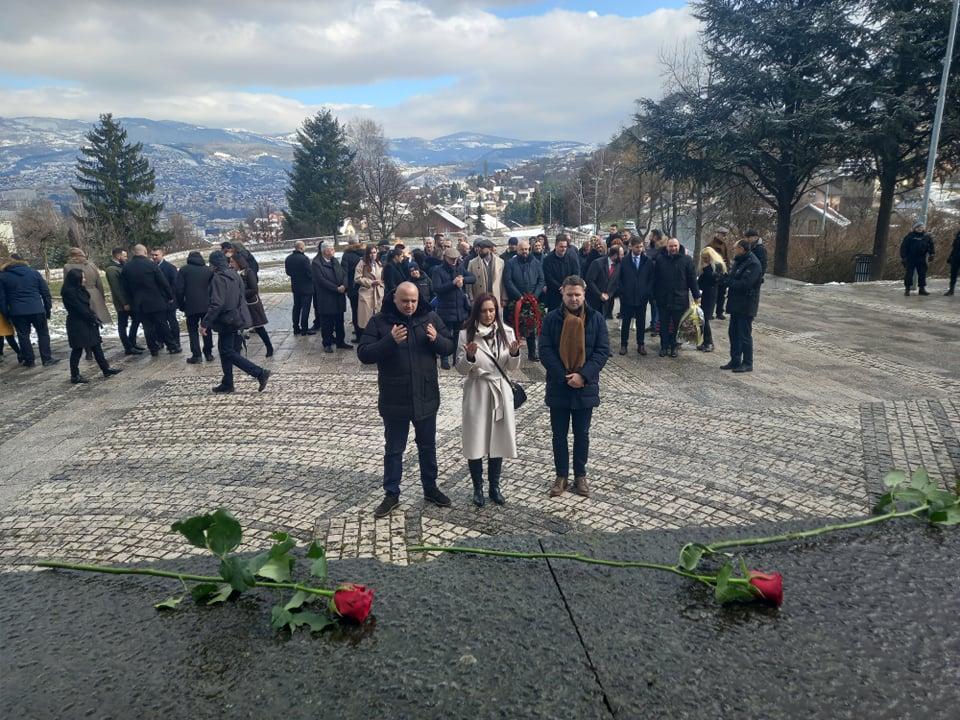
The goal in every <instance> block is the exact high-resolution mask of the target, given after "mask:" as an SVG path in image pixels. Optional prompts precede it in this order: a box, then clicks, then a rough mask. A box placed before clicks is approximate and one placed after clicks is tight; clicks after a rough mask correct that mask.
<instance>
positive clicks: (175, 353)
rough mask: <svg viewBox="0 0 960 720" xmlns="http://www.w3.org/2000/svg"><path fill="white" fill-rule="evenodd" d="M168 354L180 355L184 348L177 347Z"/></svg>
mask: <svg viewBox="0 0 960 720" xmlns="http://www.w3.org/2000/svg"><path fill="white" fill-rule="evenodd" d="M167 352H168V353H170V354H171V355H179V354H180V353H182V352H183V348H178V347H175V348H171V349H169V350H167Z"/></svg>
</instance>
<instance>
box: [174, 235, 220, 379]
mask: <svg viewBox="0 0 960 720" xmlns="http://www.w3.org/2000/svg"><path fill="white" fill-rule="evenodd" d="M212 279H213V271H212V270H211V269H210V268H209V267H207V265H206V263H204V262H203V255H201V254H200V253H199V252H198V251H196V250H194V251H193V252H191V253H190V254H189V255H188V256H187V264H186V265H184V266H183V267H182V268H180V271H179V272H178V273H177V281H176V285H175V290H176V295H177V306H178V307H179V308H180V309H181V310H182V311H183V313H184V315H186V316H187V334H188V335H189V336H190V357H188V358H187V362H188V363H190V364H191V365H196V364H197V363H200V362H203V359H202V358H201V356H200V321H201V320H202V319H203V316H204V315H205V314H206V312H207V309H208V308H209V307H210V281H211V280H212ZM203 356H204V357H206V358H207V362H211V361H212V360H213V337H212V336H211V335H210V333H207V334H206V335H204V336H203Z"/></svg>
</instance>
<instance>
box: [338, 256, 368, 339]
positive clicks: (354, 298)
mask: <svg viewBox="0 0 960 720" xmlns="http://www.w3.org/2000/svg"><path fill="white" fill-rule="evenodd" d="M361 260H363V243H354V244H352V245H350V246H349V247H347V249H346V250H344V251H343V257H341V258H340V264H341V265H342V266H343V272H344V273H346V275H347V300H349V301H350V324H351V325H353V341H354V342H359V340H360V327H359V326H358V325H357V304H358V303H359V302H360V286H359V285H357V284H356V283H354V282H353V276H354V273H356V271H357V265H359V264H360V261H361Z"/></svg>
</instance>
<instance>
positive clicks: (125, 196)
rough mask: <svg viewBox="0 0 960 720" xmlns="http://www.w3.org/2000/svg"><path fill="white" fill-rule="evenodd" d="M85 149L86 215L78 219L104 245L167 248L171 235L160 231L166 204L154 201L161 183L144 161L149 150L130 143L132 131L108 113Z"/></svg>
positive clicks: (80, 161) (81, 160)
mask: <svg viewBox="0 0 960 720" xmlns="http://www.w3.org/2000/svg"><path fill="white" fill-rule="evenodd" d="M86 139H87V142H88V143H89V146H85V147H81V148H80V153H81V155H80V157H78V158H77V175H76V178H77V184H76V185H74V186H73V191H74V192H75V193H77V195H78V196H79V198H80V207H81V212H80V213H78V214H77V215H76V216H75V217H76V219H77V221H78V222H80V223H81V224H82V225H83V226H84V229H85V230H86V231H87V232H88V233H89V234H90V235H91V236H92V237H96V238H99V239H101V241H103V242H109V243H113V242H119V243H123V244H126V245H128V246H132V245H136V244H137V243H142V244H144V245H152V244H156V243H162V242H163V241H164V240H166V237H167V234H166V233H163V232H161V231H159V230H158V229H157V221H158V219H159V215H160V211H161V210H162V209H163V203H158V202H153V201H152V200H151V196H152V194H153V191H154V189H155V185H156V182H155V181H156V178H155V175H154V172H153V168H151V167H150V163H149V162H148V161H147V159H146V158H145V157H144V156H143V144H142V143H136V144H130V143H129V142H127V131H126V130H125V129H124V128H123V126H122V125H121V124H120V123H119V122H117V121H116V120H114V119H113V115H111V114H110V113H106V114H104V115H101V116H100V122H99V124H98V125H96V126H95V127H94V129H93V130H92V131H90V132H89V133H88V134H87V136H86Z"/></svg>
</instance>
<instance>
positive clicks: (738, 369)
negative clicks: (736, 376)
mask: <svg viewBox="0 0 960 720" xmlns="http://www.w3.org/2000/svg"><path fill="white" fill-rule="evenodd" d="M733 371H734V372H735V373H745V372H753V365H741V366H740V367H735V368H734V369H733Z"/></svg>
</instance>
